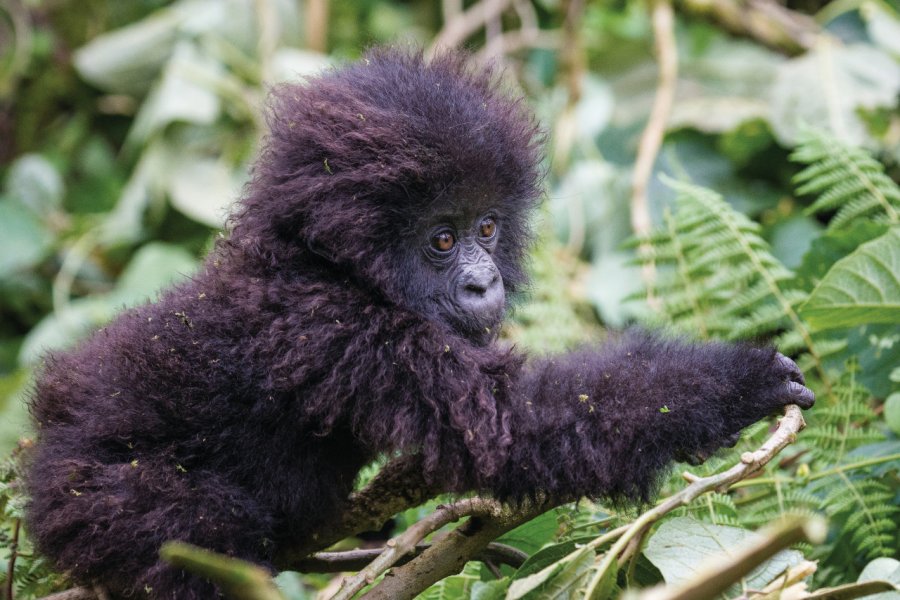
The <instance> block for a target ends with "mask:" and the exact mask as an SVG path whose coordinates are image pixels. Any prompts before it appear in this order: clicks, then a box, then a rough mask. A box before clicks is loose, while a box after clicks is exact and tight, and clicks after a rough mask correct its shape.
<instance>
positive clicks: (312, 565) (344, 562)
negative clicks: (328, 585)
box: [294, 542, 528, 573]
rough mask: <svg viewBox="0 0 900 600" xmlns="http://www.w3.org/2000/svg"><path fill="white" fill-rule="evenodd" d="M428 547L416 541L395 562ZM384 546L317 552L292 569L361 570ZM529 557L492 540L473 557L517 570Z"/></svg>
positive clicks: (304, 571) (417, 553) (335, 571)
mask: <svg viewBox="0 0 900 600" xmlns="http://www.w3.org/2000/svg"><path fill="white" fill-rule="evenodd" d="M430 547H431V544H425V543H423V544H416V547H415V548H414V549H413V550H412V551H411V552H409V553H408V554H406V555H405V556H402V557H400V559H399V560H398V561H397V562H396V563H395V564H396V565H398V566H399V565H404V564H406V563H408V562H409V561H411V560H412V559H414V558H415V557H417V556H419V555H420V554H422V553H423V552H425V551H426V550H428V549H429V548H430ZM384 550H385V548H384V547H379V548H357V549H356V550H345V551H343V552H316V553H315V554H313V555H312V556H311V557H309V558H307V559H304V560H301V561H300V562H298V563H295V564H294V570H296V571H300V572H301V573H344V572H346V571H359V570H360V569H364V568H365V567H366V565H368V564H369V563H371V562H372V561H373V560H375V559H376V558H377V557H378V556H379V555H380V554H381V553H382V552H384ZM527 559H528V555H527V554H525V553H524V552H522V551H521V550H519V549H518V548H514V547H512V546H507V545H506V544H500V543H497V542H491V543H490V544H488V545H487V547H486V548H485V549H484V552H482V553H481V554H479V555H478V556H476V557H475V558H474V560H478V561H481V562H484V563H487V562H492V563H495V564H502V565H509V566H510V567H512V568H514V569H518V568H519V567H521V566H522V563H524V562H525V561H526V560H527Z"/></svg>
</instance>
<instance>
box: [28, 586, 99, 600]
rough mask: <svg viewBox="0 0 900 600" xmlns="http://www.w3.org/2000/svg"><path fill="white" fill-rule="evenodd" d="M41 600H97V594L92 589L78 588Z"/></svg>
mask: <svg viewBox="0 0 900 600" xmlns="http://www.w3.org/2000/svg"><path fill="white" fill-rule="evenodd" d="M41 600H97V594H95V593H94V590H92V589H90V588H86V587H76V588H72V589H70V590H65V591H63V592H57V593H55V594H50V595H49V596H44V597H43V598H41Z"/></svg>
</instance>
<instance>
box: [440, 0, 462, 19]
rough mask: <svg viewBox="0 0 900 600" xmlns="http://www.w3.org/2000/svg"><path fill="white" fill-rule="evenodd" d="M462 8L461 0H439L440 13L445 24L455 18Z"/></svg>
mask: <svg viewBox="0 0 900 600" xmlns="http://www.w3.org/2000/svg"><path fill="white" fill-rule="evenodd" d="M462 10H463V0H444V1H443V2H441V14H442V15H443V18H444V23H445V24H446V23H449V22H450V21H452V20H453V19H455V18H456V17H457V15H459V13H461V12H462Z"/></svg>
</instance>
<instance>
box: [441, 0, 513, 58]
mask: <svg viewBox="0 0 900 600" xmlns="http://www.w3.org/2000/svg"><path fill="white" fill-rule="evenodd" d="M510 1H511V0H481V1H480V2H476V3H475V4H473V5H472V6H470V7H469V8H468V9H467V10H466V11H464V12H462V13H459V14H458V15H457V16H456V17H455V18H454V19H453V20H451V21H448V22H447V23H446V24H445V25H444V28H443V29H441V31H440V32H438V34H437V36H436V37H435V38H434V41H433V42H432V43H431V46H430V47H429V48H428V55H429V56H434V54H435V53H437V52H438V51H440V50H441V49H446V48H456V47H457V46H459V45H460V44H462V43H463V42H464V41H466V38H468V37H469V36H470V35H472V34H473V33H475V32H476V31H478V30H479V29H481V27H482V26H484V24H485V23H487V22H488V21H490V20H491V19H493V18H495V17H497V16H498V15H500V14H502V13H503V11H504V10H506V8H507V7H508V6H509V3H510Z"/></svg>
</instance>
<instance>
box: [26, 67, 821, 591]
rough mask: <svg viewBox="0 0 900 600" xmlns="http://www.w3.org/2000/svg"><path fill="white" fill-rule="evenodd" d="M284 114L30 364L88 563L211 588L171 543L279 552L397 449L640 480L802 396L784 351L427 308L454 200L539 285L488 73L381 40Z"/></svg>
mask: <svg viewBox="0 0 900 600" xmlns="http://www.w3.org/2000/svg"><path fill="white" fill-rule="evenodd" d="M269 123H270V128H271V134H270V136H269V138H268V140H267V142H266V144H265V146H264V148H263V150H262V152H261V154H260V158H259V160H258V162H257V165H256V168H255V170H254V173H253V178H252V181H251V183H250V184H249V186H248V189H247V191H246V193H245V195H244V198H243V200H242V202H241V204H240V206H239V207H238V209H237V211H236V213H235V215H234V216H233V220H232V226H231V232H230V235H229V236H228V237H227V238H226V239H225V240H223V241H222V242H221V243H219V244H218V246H217V248H216V250H215V251H214V252H213V253H212V254H211V256H210V257H209V259H208V260H207V262H206V265H205V267H204V269H203V271H202V272H201V273H200V274H199V275H198V276H196V278H194V279H193V280H191V281H186V282H184V283H182V284H181V285H178V286H176V287H174V288H173V289H171V290H169V291H167V292H166V293H164V294H163V295H162V297H161V298H160V299H159V300H158V301H157V302H156V303H153V304H147V305H145V306H142V307H139V308H136V309H133V310H129V311H127V312H125V313H124V314H122V315H121V316H120V317H119V318H118V319H117V320H116V321H115V322H113V323H112V324H111V325H109V326H108V327H106V328H104V329H102V330H101V331H99V332H97V333H96V334H95V335H93V336H92V337H91V338H90V339H89V340H88V341H86V342H85V343H83V344H81V345H80V346H79V347H78V348H76V349H75V350H73V351H70V352H63V353H58V354H56V355H54V356H52V357H50V358H48V360H47V362H46V365H45V366H44V368H43V370H42V372H41V373H40V376H39V378H38V382H37V385H36V389H35V392H34V398H33V403H32V412H33V416H34V420H35V423H36V425H37V427H38V431H39V435H38V443H37V446H36V451H35V453H34V456H33V461H32V463H31V466H30V470H29V476H28V486H29V491H30V493H31V495H32V501H31V504H30V506H29V507H28V526H29V529H30V532H31V534H32V535H33V536H34V539H35V541H36V542H37V545H38V547H39V549H40V551H41V552H43V553H45V554H46V555H47V556H49V557H50V558H52V559H53V560H54V561H55V563H56V565H57V566H58V567H59V568H61V569H65V570H68V571H69V572H71V573H72V574H73V575H74V576H75V577H76V578H77V579H78V580H80V581H84V582H90V581H95V580H96V581H101V582H103V583H105V584H106V585H107V586H109V587H110V589H112V590H114V591H117V592H125V593H127V592H134V593H136V594H138V595H144V594H145V591H146V593H147V594H149V595H150V596H151V597H158V598H179V599H188V600H190V599H194V598H208V597H211V596H213V595H214V589H213V588H212V586H211V585H210V584H209V583H208V582H205V581H202V580H200V579H199V578H197V577H194V576H190V575H187V574H185V573H183V572H181V571H179V570H176V569H172V568H169V567H167V566H166V565H164V564H163V563H161V562H160V561H159V560H158V558H157V552H158V549H159V547H160V545H161V544H162V543H163V542H164V541H165V540H184V541H187V542H191V543H194V544H198V545H200V546H205V547H208V548H211V549H214V550H217V551H219V552H225V553H228V554H230V555H233V556H237V557H241V558H245V559H249V560H253V561H256V562H258V563H260V564H264V565H268V564H269V563H270V560H271V557H272V556H273V553H274V551H275V549H276V548H277V547H278V545H279V544H282V543H286V542H289V541H291V540H296V539H298V538H302V537H303V536H305V535H308V533H309V531H310V530H311V529H313V528H314V527H316V525H317V524H319V523H321V522H322V521H323V520H324V519H328V518H329V517H330V516H332V515H334V513H335V512H337V511H340V510H341V505H342V502H343V501H344V499H345V498H346V497H347V495H348V493H349V492H350V491H351V488H352V485H353V481H354V478H355V476H356V474H357V472H358V470H359V469H360V467H361V466H362V465H364V464H365V463H367V462H368V461H370V460H371V459H372V458H373V457H374V456H376V455H377V454H378V453H381V452H391V451H395V450H399V451H403V452H419V453H421V455H422V457H423V463H424V468H425V470H426V473H427V475H428V476H430V477H436V478H440V479H441V480H443V481H446V483H447V485H448V488H449V489H450V490H454V491H462V490H470V489H476V490H479V491H482V492H491V493H494V494H496V495H497V496H499V497H501V498H521V497H524V496H528V495H530V494H533V493H534V492H536V491H546V492H549V493H552V494H577V495H588V496H594V497H601V496H602V497H608V498H613V499H635V498H636V499H647V498H648V497H649V495H650V494H651V493H652V490H653V487H654V484H655V482H656V481H657V479H658V478H659V475H660V473H662V472H663V469H664V468H665V467H666V465H668V464H669V463H670V462H671V461H672V460H673V458H674V457H675V456H676V455H682V454H683V455H685V456H687V455H691V454H696V453H708V452H711V451H713V450H715V449H716V448H717V447H719V446H721V445H722V444H725V443H728V442H729V441H733V439H734V434H735V433H736V432H738V431H740V429H741V428H742V427H744V426H746V425H748V424H750V423H752V422H754V421H756V420H758V419H760V418H762V417H764V416H766V415H768V414H770V413H771V412H773V411H774V410H776V409H777V408H778V407H779V406H782V405H784V404H785V403H788V402H799V403H801V404H804V405H809V404H810V403H811V401H812V398H811V395H810V394H809V393H808V390H805V388H801V389H800V390H799V391H798V393H797V394H796V395H791V392H792V388H790V387H789V384H788V383H787V382H789V381H790V380H795V381H802V378H801V377H800V376H799V373H798V372H796V371H795V370H794V369H795V367H793V366H791V365H792V363H790V364H788V363H789V361H788V362H785V361H784V360H782V359H780V358H778V357H777V355H776V353H775V352H774V350H771V349H758V348H754V347H750V346H743V345H727V344H706V345H690V344H686V343H682V342H678V341H669V340H664V339H660V338H657V337H654V336H651V335H644V334H638V333H635V334H631V335H626V336H624V337H622V338H620V339H619V340H618V341H614V342H612V343H609V344H607V345H605V346H603V347H596V348H595V347H591V348H585V349H582V350H579V351H577V352H574V353H571V354H566V355H562V356H557V357H550V358H534V359H530V360H529V359H527V358H526V357H525V356H524V355H522V354H521V353H519V352H517V351H515V350H509V349H503V348H502V347H500V346H499V345H497V344H495V343H486V342H489V340H477V343H476V340H473V339H471V338H469V337H466V336H463V335H461V334H459V333H457V332H456V331H455V330H454V329H452V328H451V327H450V326H449V325H448V324H447V323H445V322H444V321H442V320H441V319H438V318H434V316H433V315H431V313H429V311H428V310H425V309H424V308H423V306H422V298H421V297H420V296H421V295H420V294H419V292H417V286H418V284H419V282H420V281H421V279H419V278H420V277H425V275H424V274H425V273H430V271H428V270H427V269H428V268H429V267H428V266H427V265H425V264H424V263H422V262H421V252H419V250H420V247H419V243H420V240H419V239H418V238H417V236H418V235H419V233H418V232H419V231H420V230H421V223H422V222H425V221H428V219H430V218H433V217H434V216H435V215H440V214H443V213H449V214H470V213H471V214H478V213H479V212H480V211H484V210H493V211H495V213H496V214H498V215H499V222H500V233H499V236H500V237H499V240H498V242H497V247H496V249H495V250H493V253H492V257H493V260H494V262H495V264H496V266H497V268H498V269H499V272H500V274H501V276H502V278H503V282H504V284H505V287H506V291H507V293H508V294H515V293H516V292H518V291H519V290H521V289H522V287H523V286H524V285H525V283H526V281H525V274H524V270H523V267H522V260H523V257H524V254H525V252H526V250H527V248H528V244H529V235H528V223H527V222H528V217H529V214H530V212H531V210H532V208H533V207H535V206H536V205H537V203H538V199H539V196H540V185H541V171H540V168H539V161H540V158H541V156H540V141H541V140H540V134H539V130H538V128H537V127H536V124H535V123H534V121H533V119H532V118H531V117H530V115H529V113H528V112H527V111H526V109H525V107H524V106H523V104H522V102H521V101H520V100H516V99H510V98H509V97H507V96H506V95H505V94H504V93H503V92H502V91H501V90H500V87H499V86H498V83H497V78H496V76H495V75H494V74H492V73H491V72H489V71H483V70H478V69H475V68H472V67H470V66H468V65H467V64H466V62H465V60H464V59H463V58H461V57H459V56H454V55H445V56H443V57H441V58H438V59H436V60H434V61H432V62H430V63H425V62H424V61H423V60H422V58H421V57H420V56H419V55H417V54H412V53H403V52H396V51H374V52H372V53H370V54H369V55H368V57H367V58H366V59H365V60H363V61H360V62H359V63H356V64H353V65H350V66H347V67H344V68H341V69H338V70H334V71H331V72H328V73H326V74H324V75H321V76H320V77H318V78H315V79H312V80H311V81H309V82H308V83H307V84H306V85H291V86H285V87H282V88H279V89H277V90H275V92H274V94H273V97H272V109H271V112H270V118H269Z"/></svg>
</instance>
